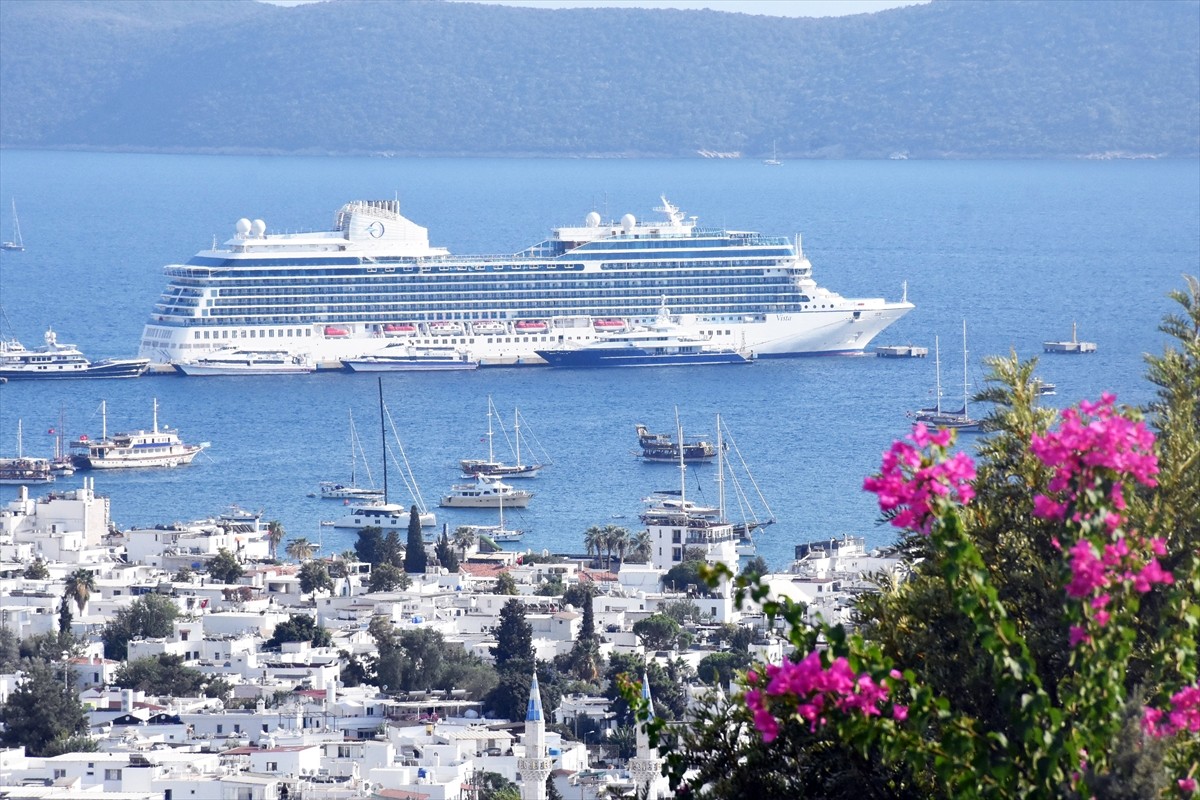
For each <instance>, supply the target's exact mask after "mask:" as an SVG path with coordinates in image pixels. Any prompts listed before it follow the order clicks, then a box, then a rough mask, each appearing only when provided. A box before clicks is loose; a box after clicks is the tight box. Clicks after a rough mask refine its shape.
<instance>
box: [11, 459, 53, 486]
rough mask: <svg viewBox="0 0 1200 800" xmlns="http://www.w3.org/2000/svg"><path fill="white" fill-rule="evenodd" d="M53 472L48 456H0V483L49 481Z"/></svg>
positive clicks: (51, 479)
mask: <svg viewBox="0 0 1200 800" xmlns="http://www.w3.org/2000/svg"><path fill="white" fill-rule="evenodd" d="M53 480H54V472H53V470H52V468H51V464H50V459H48V458H0V484H8V485H15V484H22V485H23V484H34V483H50V482H52V481H53Z"/></svg>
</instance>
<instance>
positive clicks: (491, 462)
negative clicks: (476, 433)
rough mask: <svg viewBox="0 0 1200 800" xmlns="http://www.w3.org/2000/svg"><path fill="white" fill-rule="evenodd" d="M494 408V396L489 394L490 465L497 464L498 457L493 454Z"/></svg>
mask: <svg viewBox="0 0 1200 800" xmlns="http://www.w3.org/2000/svg"><path fill="white" fill-rule="evenodd" d="M493 408H495V406H493V405H492V396H491V395H490V394H489V395H488V434H487V436H488V463H489V464H494V463H495V462H496V456H495V455H494V454H493V453H492V435H493V434H492V409H493Z"/></svg>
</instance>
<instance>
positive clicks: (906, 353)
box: [875, 344, 929, 358]
mask: <svg viewBox="0 0 1200 800" xmlns="http://www.w3.org/2000/svg"><path fill="white" fill-rule="evenodd" d="M875 355H877V356H879V357H880V358H924V357H925V356H927V355H929V348H928V347H917V346H916V345H914V344H881V345H879V346H878V347H876V348H875Z"/></svg>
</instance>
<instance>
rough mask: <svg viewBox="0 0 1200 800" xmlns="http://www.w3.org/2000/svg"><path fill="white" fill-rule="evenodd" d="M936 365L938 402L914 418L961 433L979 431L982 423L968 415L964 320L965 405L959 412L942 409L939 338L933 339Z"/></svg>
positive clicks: (964, 330) (964, 322)
mask: <svg viewBox="0 0 1200 800" xmlns="http://www.w3.org/2000/svg"><path fill="white" fill-rule="evenodd" d="M933 352H934V364H935V365H936V375H937V384H936V390H935V391H936V401H935V405H934V407H933V408H923V409H921V410H920V411H918V412H917V413H915V414H913V415H912V417H913V419H915V420H916V421H917V422H924V423H925V424H926V425H933V426H935V427H938V428H955V429H956V430H960V431H967V432H970V431H978V430H979V429H980V421H979V420H977V419H973V418H972V417H971V415H970V414H968V413H967V397H968V384H967V322H966V320H963V404H962V408H961V409H959V410H958V411H946V410H944V409H943V408H942V357H941V348H940V346H939V344H938V338H937V337H936V336H935V337H933Z"/></svg>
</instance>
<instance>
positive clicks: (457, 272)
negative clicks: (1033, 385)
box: [140, 198, 913, 365]
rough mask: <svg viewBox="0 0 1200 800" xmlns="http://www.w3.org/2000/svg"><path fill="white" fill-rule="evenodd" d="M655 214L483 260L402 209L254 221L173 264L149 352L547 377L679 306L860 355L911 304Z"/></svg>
mask: <svg viewBox="0 0 1200 800" xmlns="http://www.w3.org/2000/svg"><path fill="white" fill-rule="evenodd" d="M656 210H657V211H659V212H661V213H662V214H663V217H664V219H660V220H657V221H654V222H642V221H638V220H636V219H635V218H634V217H633V216H632V215H629V214H627V215H625V217H623V218H622V219H621V220H620V221H618V222H615V223H603V224H602V223H601V221H600V216H599V215H598V214H597V213H596V212H592V213H590V214H588V215H587V218H586V220H585V224H584V225H583V226H580V227H563V228H557V229H555V230H554V231H553V233H552V235H551V238H549V239H547V240H545V241H543V242H540V243H539V244H536V245H534V246H532V247H530V248H527V249H526V250H524V251H521V252H520V253H517V254H514V255H509V256H470V257H455V256H451V255H450V254H449V253H448V252H447V251H446V250H445V249H443V248H438V247H432V246H430V244H429V238H428V233H427V231H426V229H425V228H422V227H420V226H418V225H416V224H415V223H413V222H411V221H410V220H408V219H406V218H404V217H403V216H401V215H400V212H399V203H398V202H397V201H392V200H385V201H355V202H351V203H347V204H346V205H345V206H343V207H342V208H341V209H340V210H339V211H338V212H337V214H336V216H335V221H334V227H333V230H330V231H318V232H312V233H300V234H295V233H287V234H268V233H266V225H265V223H263V222H262V221H261V220H255V221H254V222H251V221H249V220H245V219H243V220H239V222H238V224H237V227H236V232H235V235H234V237H233V238H232V239H230V240H229V241H227V242H225V244H224V245H223V246H222V247H220V248H216V247H214V249H212V250H206V251H202V252H200V253H198V254H197V255H196V256H194V257H193V258H192V259H191V260H189V261H188V263H187V264H181V265H169V266H167V267H165V268H164V271H165V273H166V274H167V276H168V277H169V279H170V281H169V284H168V286H167V288H166V290H165V291H164V292H163V294H162V296H161V297H160V299H159V301H158V303H157V304H156V305H155V307H154V310H153V313H152V314H151V317H150V320H149V321H148V323H147V324H146V326H145V329H144V332H143V335H142V341H141V348H140V349H141V355H142V357H145V358H150V359H151V360H152V361H154V362H157V363H181V362H184V363H186V362H190V361H194V360H196V359H199V358H202V357H204V356H205V355H207V354H208V353H210V352H212V351H215V350H219V349H221V348H227V347H230V346H233V345H236V346H239V347H258V348H263V347H269V348H270V349H272V350H281V351H287V352H290V353H294V354H297V355H304V356H306V357H307V358H310V359H312V360H314V361H316V362H336V361H341V360H345V359H354V358H361V357H364V356H372V355H375V354H377V353H379V352H381V351H383V350H384V348H386V347H387V346H388V345H389V344H394V343H395V342H396V341H397V340H398V338H401V339H402V340H403V341H404V342H405V343H406V344H409V345H412V346H414V347H447V346H450V347H456V348H459V349H460V350H462V351H463V352H465V353H467V354H468V357H469V358H471V359H477V360H479V361H480V362H481V363H483V364H522V365H526V364H541V363H544V362H543V361H542V359H541V358H540V357H539V356H537V355H536V351H537V350H545V349H550V348H555V347H562V346H578V345H584V344H587V343H589V342H593V341H596V340H597V339H598V338H601V337H602V336H603V335H604V332H605V329H606V327H610V326H612V325H613V324H614V322H620V323H621V324H622V325H624V326H628V327H630V328H633V327H636V326H642V325H650V324H653V323H654V322H655V318H656V315H657V313H658V310H659V308H660V307H661V306H662V305H663V304H664V303H665V304H667V305H669V306H670V307H671V308H672V309H673V311H674V312H675V316H674V317H673V318H672V319H673V322H674V323H676V324H678V325H680V326H681V327H683V328H685V329H687V330H688V331H692V332H695V334H696V335H699V336H703V337H705V338H706V339H708V340H709V341H710V342H711V343H712V345H713V346H717V347H734V348H738V349H739V350H743V351H750V352H753V353H754V354H755V356H758V357H775V356H798V355H838V354H857V353H861V352H863V350H864V348H866V347H867V346H868V345H869V344H870V342H871V341H872V339H874V338H875V337H876V336H877V335H878V334H879V333H880V332H881V331H883V330H884V329H885V328H886V327H887V326H888V325H890V324H891V323H893V322H895V321H896V320H898V319H900V318H901V317H902V316H904V314H906V313H908V312H909V311H910V310H912V308H913V305H912V304H911V303H909V302H908V301H907V299H901V300H899V301H887V300H884V299H882V298H845V297H842V296H841V295H838V294H837V293H835V292H832V291H829V290H827V289H824V288H821V287H820V286H818V285H817V284H816V282H815V281H814V280H813V278H812V265H811V264H810V262H809V261H808V259H807V258H806V257H805V256H804V254H803V252H802V250H801V248H800V244H799V240H798V239H797V240H796V241H792V240H790V239H788V238H786V237H773V236H763V235H760V234H757V233H750V232H743V231H728V230H723V229H706V228H700V227H698V226H697V224H696V220H695V218H694V217H692V218H685V217H684V215H683V213H682V212H681V211H679V209H677V208H676V207H675V206H673V205H671V204H670V203H669V202H667V200H666V199H665V198H663V204H662V206H660V207H659V208H658V209H656Z"/></svg>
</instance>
